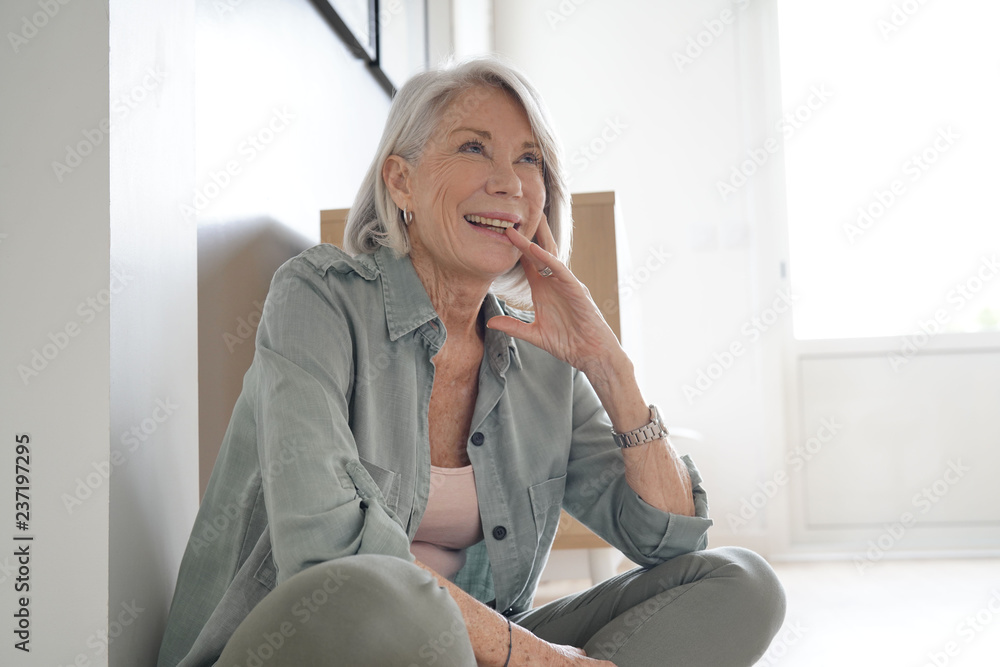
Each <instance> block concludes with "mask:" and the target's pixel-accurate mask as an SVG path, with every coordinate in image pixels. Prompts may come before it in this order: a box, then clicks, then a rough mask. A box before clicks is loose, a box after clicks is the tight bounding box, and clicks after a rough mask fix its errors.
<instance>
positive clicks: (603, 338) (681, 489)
mask: <svg viewBox="0 0 1000 667" xmlns="http://www.w3.org/2000/svg"><path fill="white" fill-rule="evenodd" d="M507 238H509V239H510V241H511V243H513V244H514V245H515V246H516V247H517V249H518V250H520V251H521V253H522V257H521V264H522V266H524V270H525V275H526V276H527V279H528V284H529V286H530V287H531V296H532V300H533V301H534V305H535V321H534V322H533V323H531V324H526V323H524V322H521V321H519V320H516V319H514V318H512V317H507V316H499V317H494V318H492V319H491V320H490V321H489V323H488V324H487V326H489V327H491V328H494V329H498V330H500V331H503V332H505V333H507V334H509V335H511V336H515V337H517V338H523V339H524V340H526V341H528V342H529V343H531V344H533V345H535V346H536V347H540V348H542V349H543V350H546V351H547V352H549V353H550V354H552V355H553V356H555V357H558V358H559V359H562V360H563V361H565V362H566V363H568V364H570V365H571V366H573V367H574V368H578V369H579V370H581V371H583V372H584V373H586V375H587V378H588V379H589V380H590V383H591V385H592V386H593V387H594V391H595V392H597V396H598V398H599V399H600V400H601V404H602V405H603V406H604V410H605V412H607V413H608V417H610V418H611V423H612V425H613V426H614V427H615V430H616V431H618V432H619V433H623V432H625V431H631V430H633V429H637V428H639V427H640V426H644V425H645V424H647V423H649V408H648V407H647V404H646V402H645V401H644V400H643V398H642V392H641V391H640V390H639V385H638V383H637V382H636V380H635V372H634V368H633V366H632V361H631V360H630V359H629V358H628V355H626V354H625V351H624V350H623V349H622V347H621V345H620V344H619V343H618V339H617V338H616V337H615V334H614V332H613V331H612V330H611V327H609V326H608V324H607V322H605V321H604V317H603V316H602V315H601V311H600V310H598V308H597V306H596V305H595V304H594V301H593V299H591V297H590V292H589V291H588V290H587V288H586V287H585V286H584V285H583V284H582V283H581V282H580V281H579V280H577V278H576V276H574V275H573V273H572V272H571V271H570V270H569V268H567V267H566V265H565V264H563V263H562V262H560V261H559V260H558V258H556V257H555V255H552V254H551V253H549V252H547V251H546V248H555V241H554V240H553V239H552V233H551V232H550V231H549V228H548V224H547V223H546V222H545V221H544V220H543V222H542V224H541V225H540V226H539V228H538V234H537V238H538V240H539V242H540V243H541V245H536V244H534V243H532V242H530V241H529V240H528V239H526V238H525V237H524V236H522V235H521V234H520V232H518V231H517V230H515V229H514V228H510V229H508V230H507ZM543 268H549V269H551V270H552V273H551V275H550V276H548V277H541V276H540V275H539V273H538V272H539V271H540V270H542V269H543ZM623 454H624V456H625V480H626V481H627V482H628V485H629V486H630V487H632V490H634V491H635V492H636V493H637V494H639V497H640V498H642V499H643V500H644V501H645V502H647V503H648V504H650V505H652V506H653V507H655V508H657V509H659V510H662V511H664V512H671V513H674V514H683V515H686V516H694V515H695V507H694V498H693V497H692V494H691V476H690V474H689V473H688V470H687V466H686V465H684V462H683V461H681V459H680V457H679V456H677V452H675V451H674V448H673V447H672V446H671V445H670V443H669V442H668V441H667V439H665V438H664V439H662V440H655V441H653V442H650V443H647V444H645V445H639V446H637V447H628V448H626V449H625V450H623Z"/></svg>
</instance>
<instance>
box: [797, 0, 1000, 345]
mask: <svg viewBox="0 0 1000 667" xmlns="http://www.w3.org/2000/svg"><path fill="white" fill-rule="evenodd" d="M778 16H779V34H780V44H779V48H780V61H781V79H782V83H781V87H782V106H783V108H784V109H786V110H789V109H795V108H796V107H798V106H799V105H801V104H802V102H803V101H804V100H808V99H809V96H810V91H811V90H815V89H816V87H821V88H824V89H825V90H826V91H827V96H828V99H826V100H825V101H822V102H819V101H816V100H814V101H816V104H814V106H815V107H816V108H814V109H812V113H811V114H810V115H809V118H808V119H807V120H805V121H803V122H802V123H801V124H799V126H798V127H796V128H795V131H794V132H790V133H786V136H785V170H786V189H787V205H788V225H789V249H790V257H789V262H790V274H791V275H790V277H791V281H792V290H793V292H794V293H795V294H796V295H797V297H798V301H797V303H796V311H795V314H794V331H795V336H796V338H799V339H818V338H859V337H876V336H895V335H907V334H911V333H913V332H914V331H916V330H917V329H918V328H921V327H932V328H933V327H934V326H935V325H934V324H933V322H932V321H934V322H937V326H939V327H940V331H946V332H947V331H953V332H976V331H985V330H996V329H998V320H1000V265H998V263H997V262H998V260H1000V215H998V210H997V193H998V191H1000V187H998V180H1000V179H998V177H1000V122H998V119H1000V90H998V74H1000V70H998V63H1000V40H998V39H997V38H996V34H995V33H996V26H997V25H998V24H1000V3H995V2H990V1H987V0H964V1H962V2H950V3H944V2H941V3H932V2H926V1H925V0H919V1H918V0H895V1H894V2H876V3H873V2H871V1H870V0H843V1H842V2H838V3H835V4H830V3H821V2H816V1H813V2H806V1H803V0H779V2H778Z"/></svg>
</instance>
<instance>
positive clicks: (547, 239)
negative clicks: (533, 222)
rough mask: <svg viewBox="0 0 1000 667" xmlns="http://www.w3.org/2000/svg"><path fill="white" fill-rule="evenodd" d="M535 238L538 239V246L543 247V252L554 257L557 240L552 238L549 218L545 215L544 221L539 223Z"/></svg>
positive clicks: (543, 216)
mask: <svg viewBox="0 0 1000 667" xmlns="http://www.w3.org/2000/svg"><path fill="white" fill-rule="evenodd" d="M535 236H536V237H537V238H538V245H539V246H541V247H542V250H545V251H546V252H549V253H552V254H553V255H555V254H556V239H555V237H554V236H552V228H551V227H549V218H548V216H546V215H545V214H544V213H543V214H542V221H541V222H540V223H538V229H536V230H535Z"/></svg>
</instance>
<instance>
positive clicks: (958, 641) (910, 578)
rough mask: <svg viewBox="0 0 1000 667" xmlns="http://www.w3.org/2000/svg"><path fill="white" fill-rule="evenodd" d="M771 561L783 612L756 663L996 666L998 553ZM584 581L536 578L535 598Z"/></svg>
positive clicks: (999, 660)
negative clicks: (863, 565) (863, 562)
mask: <svg viewBox="0 0 1000 667" xmlns="http://www.w3.org/2000/svg"><path fill="white" fill-rule="evenodd" d="M774 568H775V570H776V571H777V572H778V576H779V577H780V578H781V580H782V582H783V583H784V585H785V590H786V592H787V594H788V614H787V616H786V618H785V625H784V627H783V628H782V630H781V631H779V632H778V635H777V636H776V637H775V640H774V642H772V644H771V648H770V650H769V651H768V653H767V654H766V655H765V656H764V658H763V659H762V660H761V661H760V662H758V663H757V665H758V667H775V666H777V665H787V666H788V667H845V666H850V667H946V666H947V667H1000V560H997V559H979V560H895V561H882V562H878V563H874V564H872V565H871V566H870V567H868V568H867V569H865V570H864V571H863V572H861V571H859V570H858V569H857V568H856V567H855V565H854V564H853V563H851V562H849V561H837V562H817V563H775V564H774ZM589 583H590V582H589V580H587V579H573V580H563V581H548V582H545V583H543V584H542V586H540V587H539V592H538V596H537V599H536V604H541V603H544V602H546V601H548V600H551V599H555V598H556V597H559V596H560V595H565V594H567V593H570V592H573V591H575V590H580V589H581V588H585V587H586V586H588V585H589Z"/></svg>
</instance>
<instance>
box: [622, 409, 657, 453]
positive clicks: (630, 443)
mask: <svg viewBox="0 0 1000 667" xmlns="http://www.w3.org/2000/svg"><path fill="white" fill-rule="evenodd" d="M611 433H612V434H614V436H615V444H617V445H618V446H619V447H621V448H623V449H624V448H625V447H635V446H637V445H645V444H646V443H647V442H651V441H653V440H659V439H660V438H665V437H667V436H668V435H670V434H669V433H667V428H666V427H665V426H664V425H663V420H662V419H660V411H659V410H658V409H657V408H656V406H655V405H650V406H649V423H648V424H646V425H645V426H640V427H639V428H637V429H635V430H634V431H628V432H627V433H618V432H617V431H615V430H614V429H611Z"/></svg>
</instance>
